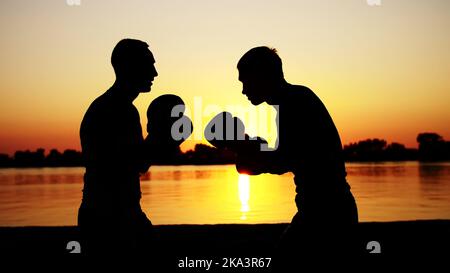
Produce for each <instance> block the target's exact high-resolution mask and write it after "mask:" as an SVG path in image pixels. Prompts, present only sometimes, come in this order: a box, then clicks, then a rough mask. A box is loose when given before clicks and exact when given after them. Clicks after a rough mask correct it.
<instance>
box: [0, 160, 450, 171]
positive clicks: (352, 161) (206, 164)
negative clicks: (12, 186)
mask: <svg viewBox="0 0 450 273" xmlns="http://www.w3.org/2000/svg"><path fill="white" fill-rule="evenodd" d="M390 162H391V163H400V162H418V163H424V164H427V163H429V164H433V163H450V160H439V161H423V160H372V161H371V160H360V161H357V160H348V161H345V163H373V164H384V163H390ZM214 165H234V163H197V164H194V163H185V164H153V165H151V166H174V167H176V166H214ZM84 167H85V166H83V165H59V166H55V165H48V166H46V165H43V166H33V165H31V166H0V169H44V168H84Z"/></svg>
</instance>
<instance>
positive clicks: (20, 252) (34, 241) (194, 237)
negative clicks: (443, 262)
mask: <svg viewBox="0 0 450 273" xmlns="http://www.w3.org/2000/svg"><path fill="white" fill-rule="evenodd" d="M286 226H287V224H258V225H238V224H232V225H172V226H156V227H155V231H156V234H157V243H156V244H155V246H158V247H157V248H158V249H155V251H154V252H153V254H145V255H144V257H141V258H142V259H141V261H142V262H144V263H145V265H146V267H148V268H152V263H153V262H154V261H156V262H159V266H161V264H162V265H163V266H165V267H166V269H167V270H153V271H152V270H149V271H147V272H165V271H167V272H169V271H170V272H172V271H186V272H212V271H225V272H226V271H233V272H254V271H257V272H265V271H270V270H272V271H273V268H272V265H273V263H274V260H272V261H271V263H272V264H271V265H270V266H269V269H267V268H257V267H258V266H266V265H267V262H268V259H266V258H273V257H275V262H276V246H277V242H278V240H279V238H280V235H281V234H282V232H283V230H284V229H285V228H286ZM79 240H80V235H79V232H78V229H77V227H1V228H0V251H1V255H2V257H3V258H4V259H6V257H14V256H16V257H24V256H28V255H29V256H39V257H44V258H48V260H49V261H55V260H57V259H58V257H62V258H63V259H66V258H69V259H72V258H73V257H77V258H76V259H80V257H83V251H82V246H81V254H73V253H69V252H70V250H67V244H68V243H69V242H70V241H79ZM371 241H376V242H378V243H379V245H380V252H381V253H378V254H374V253H369V252H370V251H371V250H372V247H370V246H368V243H369V242H371ZM375 244H376V243H375ZM358 245H359V253H358V257H357V258H363V259H378V258H380V257H389V258H395V257H411V259H426V258H430V257H431V258H433V259H437V260H439V259H448V258H450V220H424V221H405V222H374V223H360V224H359V228H358ZM367 248H370V250H368V249H367ZM292 252H295V250H292ZM324 252H325V253H328V254H330V255H331V256H333V255H334V254H336V255H339V253H340V246H337V245H330V246H327V247H326V248H325V249H324ZM246 258H247V259H246ZM251 258H257V259H251ZM346 258H348V260H349V261H350V260H352V259H353V258H354V257H346ZM152 259H153V260H152ZM233 259H234V260H233ZM298 259H299V263H302V262H301V259H302V257H298ZM203 260H212V265H211V266H210V267H209V270H206V267H204V265H205V264H203V263H202V262H203ZM153 264H156V263H153ZM189 265H195V266H196V267H195V268H192V267H189ZM227 265H228V266H229V267H226V266H227ZM246 265H251V266H249V267H246ZM224 266H225V267H224ZM230 266H231V268H230Z"/></svg>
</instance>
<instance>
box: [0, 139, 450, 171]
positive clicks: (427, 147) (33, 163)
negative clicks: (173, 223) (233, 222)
mask: <svg viewBox="0 0 450 273" xmlns="http://www.w3.org/2000/svg"><path fill="white" fill-rule="evenodd" d="M416 140H417V142H418V144H419V148H418V149H416V148H406V147H405V145H403V144H400V143H396V142H393V143H389V144H388V143H387V142H386V140H383V139H378V138H374V139H366V140H362V141H358V142H355V143H350V144H348V145H344V147H343V151H344V158H345V161H347V162H368V161H375V162H376V161H410V160H419V161H448V160H450V141H446V140H444V138H443V137H442V136H440V135H438V134H437V133H420V134H419V135H418V136H417V138H416ZM233 163H235V156H234V154H233V153H232V152H231V151H229V150H224V149H218V148H215V147H211V146H208V145H205V144H196V145H195V148H194V150H189V151H186V152H181V150H180V149H178V151H176V152H175V154H172V155H170V156H162V157H161V158H160V159H158V160H157V161H156V162H154V165H216V164H233ZM82 166H83V158H82V154H81V152H80V151H76V150H73V149H67V150H65V151H63V152H59V151H58V150H56V149H52V150H50V152H49V153H48V154H46V153H45V150H44V149H37V150H36V151H30V150H26V151H17V152H15V153H14V156H12V157H11V156H9V155H8V154H0V168H6V167H82Z"/></svg>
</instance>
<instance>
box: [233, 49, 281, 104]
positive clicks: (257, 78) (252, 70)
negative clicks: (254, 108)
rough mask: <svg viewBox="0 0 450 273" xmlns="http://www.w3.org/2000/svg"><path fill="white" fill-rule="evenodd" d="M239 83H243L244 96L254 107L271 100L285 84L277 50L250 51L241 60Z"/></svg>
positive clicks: (239, 63)
mask: <svg viewBox="0 0 450 273" xmlns="http://www.w3.org/2000/svg"><path fill="white" fill-rule="evenodd" d="M237 68H238V70H239V81H241V82H242V85H243V90H242V94H244V95H246V96H247V97H248V99H249V100H250V102H251V103H252V104H254V105H258V104H261V103H263V102H268V103H269V104H270V103H271V99H272V98H273V96H274V95H276V93H277V92H278V91H279V88H280V87H281V86H282V84H284V83H285V80H284V75H283V69H282V63H281V59H280V57H279V56H278V54H277V51H276V49H274V48H269V47H266V46H261V47H255V48H252V49H250V50H249V51H248V52H247V53H245V54H244V56H242V58H241V59H240V60H239V62H238V65H237Z"/></svg>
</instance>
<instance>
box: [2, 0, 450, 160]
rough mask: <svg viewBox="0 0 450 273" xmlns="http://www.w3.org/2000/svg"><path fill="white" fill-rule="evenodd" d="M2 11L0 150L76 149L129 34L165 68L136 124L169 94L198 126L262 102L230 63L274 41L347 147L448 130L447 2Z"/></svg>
mask: <svg viewBox="0 0 450 273" xmlns="http://www.w3.org/2000/svg"><path fill="white" fill-rule="evenodd" d="M0 15H1V16H0V21H1V22H0V34H1V37H2V38H1V44H0V46H1V51H0V59H1V62H0V128H1V131H0V153H10V154H11V153H13V152H14V151H16V150H20V149H36V148H38V147H43V148H45V149H47V150H49V149H51V148H58V149H60V150H64V149H66V148H75V149H79V148H80V145H79V139H78V129H79V124H80V121H81V119H82V117H83V114H84V112H85V110H86V108H87V107H88V106H89V104H90V103H91V102H92V100H93V99H95V98H96V97H97V96H99V95H100V94H101V93H102V92H104V91H105V90H106V89H107V88H108V87H109V86H110V85H111V84H112V83H113V81H114V73H113V70H112V67H111V65H110V61H109V58H110V54H111V51H112V48H113V47H114V45H115V44H116V43H117V41H119V40H120V39H122V38H125V37H130V38H137V39H142V40H145V41H147V42H148V43H149V45H150V48H151V50H152V51H153V53H154V55H155V58H156V66H157V69H158V72H159V76H158V77H157V78H156V80H155V82H154V86H153V90H152V92H151V93H150V94H145V95H142V96H140V97H139V98H138V99H137V100H136V101H135V105H136V106H137V107H138V109H139V111H140V113H141V121H142V125H143V127H144V128H145V122H146V120H145V111H146V108H147V106H148V104H149V103H150V101H151V100H152V99H153V98H155V97H156V96H159V95H161V94H164V93H166V92H170V93H175V94H178V95H180V96H181V97H182V98H183V99H184V100H185V102H186V104H187V105H188V106H189V107H193V104H194V100H195V98H200V99H201V101H202V105H203V108H202V111H201V113H202V115H201V117H200V118H199V117H197V118H199V120H200V121H202V122H203V123H204V124H203V125H205V124H206V122H207V121H208V120H209V118H211V117H212V116H213V114H212V113H209V115H206V114H205V113H204V112H203V111H204V110H205V109H207V108H208V106H211V105H216V106H217V107H219V108H221V109H226V108H227V107H230V106H232V107H237V106H241V107H245V108H246V107H250V110H251V111H255V112H258V111H260V109H258V108H255V107H251V106H250V103H249V102H248V101H246V98H245V97H244V96H242V95H241V84H240V82H238V80H237V76H238V74H237V70H236V63H237V61H238V60H239V58H240V57H241V56H242V55H243V54H244V53H245V52H246V51H247V50H248V49H250V48H252V47H255V46H259V45H268V46H272V47H275V48H277V49H278V51H279V54H280V56H281V58H282V59H283V65H284V71H285V76H286V79H287V80H288V81H289V82H290V83H293V84H302V85H306V86H308V87H310V88H311V89H313V90H314V91H315V92H316V93H317V94H318V96H319V97H320V98H321V99H322V100H323V101H324V103H325V104H326V106H327V107H328V110H329V111H330V113H331V115H332V116H333V119H334V121H335V123H336V125H337V127H338V129H339V131H340V134H341V137H342V140H343V142H344V143H348V142H354V141H357V140H361V139H366V138H374V137H378V138H384V139H386V140H388V141H389V142H392V141H396V142H400V143H404V144H406V145H407V146H410V147H413V146H416V142H415V138H416V136H417V134H418V133H419V132H425V131H433V132H437V133H439V134H441V135H442V136H444V137H445V138H446V139H450V128H449V125H448V124H450V110H449V109H450V108H449V105H448V104H449V101H450V78H449V77H448V75H449V72H450V50H449V48H450V32H449V31H448V30H449V29H450V2H449V1H446V0H440V1H438V0H433V1H421V0H395V1H394V0H390V1H389V0H383V1H382V4H381V6H376V7H374V6H369V5H367V3H366V1H365V0H352V1H339V0H334V1H333V0H326V1H325V0H311V1H306V0H305V1H299V0H295V1H294V0H293V1H262V0H258V1H257V0H254V1H252V0H249V1H238V0H227V1H207V0H190V1H182V0H179V1H173V0H167V1H144V0H142V1H133V0H131V1H106V0H103V1H89V0H81V5H80V6H70V5H67V3H66V1H65V0H56V1H32V0H29V1H23V0H14V1H2V2H1V3H0ZM217 107H216V108H217ZM264 107H266V106H262V108H264ZM260 108H261V107H260ZM246 109H247V108H246ZM192 112H193V111H192ZM206 112H207V111H206ZM191 114H193V113H191ZM269 117H270V115H269ZM193 118H194V117H193ZM244 120H245V118H244ZM271 122H273V120H272V119H270V118H268V119H267V122H266V123H267V124H269V126H273V123H272V125H270V124H271ZM195 129H196V130H199V132H200V133H201V132H202V131H203V128H202V126H197V127H196V128H195ZM194 133H195V132H194ZM197 133H198V132H197ZM270 138H271V137H269V139H270ZM271 140H272V141H273V139H271ZM192 143H194V141H193V142H189V143H188V144H186V145H185V146H184V149H187V148H189V147H191V146H192Z"/></svg>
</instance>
